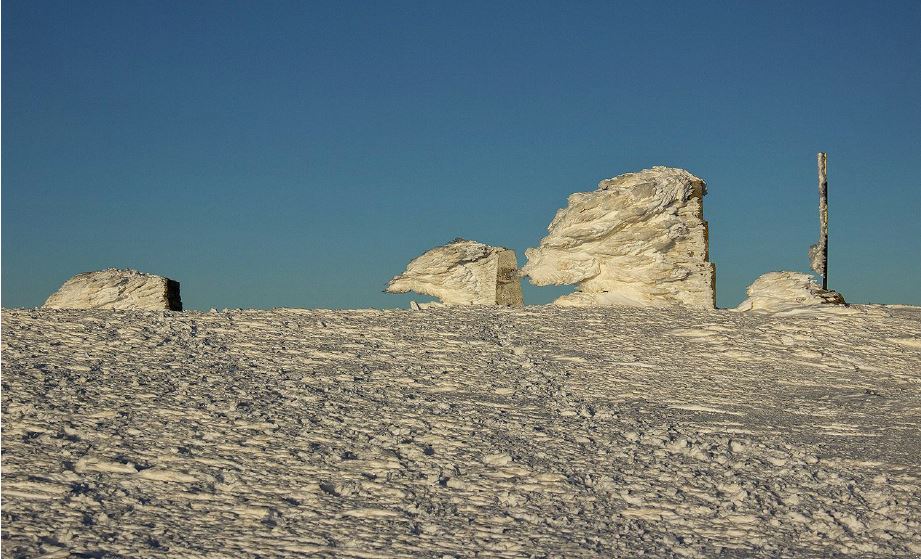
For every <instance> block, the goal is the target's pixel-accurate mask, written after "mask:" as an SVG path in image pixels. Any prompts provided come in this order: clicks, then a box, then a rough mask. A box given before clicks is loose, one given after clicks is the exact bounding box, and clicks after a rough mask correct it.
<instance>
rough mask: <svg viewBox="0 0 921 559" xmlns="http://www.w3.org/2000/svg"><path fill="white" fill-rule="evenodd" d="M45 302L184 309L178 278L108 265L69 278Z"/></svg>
mask: <svg viewBox="0 0 921 559" xmlns="http://www.w3.org/2000/svg"><path fill="white" fill-rule="evenodd" d="M42 306H43V307H45V308H49V309H137V310H170V311H181V310H182V299H180V297H179V282H178V281H174V280H171V279H169V278H164V277H161V276H155V275H153V274H145V273H144V272H139V271H137V270H131V269H124V270H121V269H118V268H108V269H105V270H99V271H98V272H86V273H83V274H77V275H76V276H74V277H72V278H70V279H69V280H67V281H66V282H64V285H62V286H61V287H60V289H58V290H57V291H56V292H54V293H52V294H51V296H50V297H48V299H47V300H46V301H45V304H44V305H42Z"/></svg>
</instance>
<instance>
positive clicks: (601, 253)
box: [522, 167, 716, 308]
mask: <svg viewBox="0 0 921 559" xmlns="http://www.w3.org/2000/svg"><path fill="white" fill-rule="evenodd" d="M706 192H707V187H706V184H705V183H704V181H703V180H701V179H700V178H698V177H695V176H694V175H692V174H691V173H689V172H687V171H685V170H684V169H674V168H669V167H653V168H652V169H645V170H643V171H640V172H638V173H627V174H625V175H620V176H617V177H614V178H612V179H606V180H603V181H601V182H600V183H598V189H597V190H595V191H593V192H576V193H575V194H571V195H570V196H569V201H568V204H567V206H566V207H565V208H562V209H560V210H559V211H557V213H556V216H555V217H554V218H553V221H552V222H551V223H550V226H549V227H548V228H547V230H548V231H549V235H547V236H546V237H544V238H543V239H542V240H541V242H540V247H539V248H531V249H528V250H527V251H525V255H526V256H527V259H528V261H527V264H526V265H525V266H524V268H523V269H522V273H523V275H526V276H528V277H529V278H530V280H531V283H533V284H535V285H551V284H556V285H565V284H578V289H577V290H576V291H575V292H574V293H572V294H570V295H565V296H563V297H560V298H559V299H557V300H556V301H555V304H558V305H573V306H591V305H638V306H663V305H672V304H681V305H687V306H693V307H705V308H713V307H714V306H715V305H716V297H715V291H714V284H715V268H714V266H713V264H712V263H710V262H708V258H709V250H708V244H707V222H706V221H704V219H703V196H704V195H705V194H706Z"/></svg>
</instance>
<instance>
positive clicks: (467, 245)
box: [385, 238, 523, 307]
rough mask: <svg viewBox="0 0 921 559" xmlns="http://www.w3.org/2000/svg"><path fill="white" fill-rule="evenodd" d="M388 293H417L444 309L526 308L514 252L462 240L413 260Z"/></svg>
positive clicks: (394, 281)
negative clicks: (456, 306)
mask: <svg viewBox="0 0 921 559" xmlns="http://www.w3.org/2000/svg"><path fill="white" fill-rule="evenodd" d="M385 291H386V292H387V293H408V292H410V291H415V292H416V293H421V294H423V295H431V296H433V297H438V298H439V299H441V301H442V302H443V303H444V304H445V305H502V306H508V307H520V306H522V304H523V301H522V297H521V279H520V277H519V274H518V263H517V259H516V258H515V251H513V250H511V249H507V248H504V247H494V246H489V245H486V244H483V243H478V242H476V241H467V240H464V239H460V238H458V239H455V240H454V241H452V242H450V243H448V244H446V245H443V246H439V247H435V248H433V249H431V250H429V251H428V252H426V253H425V254H423V255H421V256H419V257H417V258H415V259H413V260H412V261H411V262H410V263H409V264H408V265H407V266H406V271H405V272H403V273H402V274H400V275H398V276H396V277H394V278H393V279H392V280H390V282H389V283H388V284H387V289H386V290H385Z"/></svg>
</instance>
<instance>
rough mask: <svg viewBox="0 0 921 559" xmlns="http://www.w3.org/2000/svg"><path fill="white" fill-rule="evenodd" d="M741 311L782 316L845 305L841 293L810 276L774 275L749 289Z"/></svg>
mask: <svg viewBox="0 0 921 559" xmlns="http://www.w3.org/2000/svg"><path fill="white" fill-rule="evenodd" d="M747 292H748V299H746V300H745V301H742V304H740V305H739V306H738V307H736V308H735V310H737V311H762V312H781V311H789V310H794V309H797V308H802V307H811V306H815V305H845V304H846V303H845V301H844V297H842V296H841V294H840V293H838V292H837V291H831V290H826V289H822V288H821V287H820V286H819V285H818V284H817V283H816V282H815V281H814V280H813V279H812V276H810V275H809V274H801V273H798V272H770V273H767V274H764V275H763V276H761V277H759V278H758V279H756V280H755V281H754V283H752V284H751V285H750V286H748V290H747Z"/></svg>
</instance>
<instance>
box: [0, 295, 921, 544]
mask: <svg viewBox="0 0 921 559" xmlns="http://www.w3.org/2000/svg"><path fill="white" fill-rule="evenodd" d="M2 357H3V378H2V383H3V398H2V399H3V406H2V409H3V466H2V468H3V477H2V496H3V505H2V513H3V514H2V520H3V526H2V534H3V542H2V544H3V546H2V547H3V556H4V557H35V556H40V555H42V556H45V557H69V556H70V557H163V556H170V557H256V556H259V557H288V556H292V555H297V554H309V553H313V554H316V555H319V556H329V557H333V556H336V557H406V556H426V557H441V556H449V557H453V556H462V557H469V556H474V555H477V554H480V555H481V556H490V557H523V556H529V555H533V556H541V557H543V556H555V557H576V556H585V557H592V556H617V557H636V556H639V555H647V556H656V557H672V556H688V557H714V556H719V557H753V556H760V557H834V556H838V555H854V556H861V557H863V556H869V557H873V556H886V557H906V556H912V555H918V554H921V308H916V307H895V306H889V307H883V306H854V307H850V308H843V307H842V308H835V309H830V310H829V309H818V310H810V311H808V312H802V313H786V314H785V315H769V314H768V315H765V314H748V313H734V312H728V311H716V310H714V311H705V310H687V309H648V308H646V309H642V308H604V309H589V308H555V307H526V308H524V309H517V310H510V309H500V308H459V307H458V308H443V309H428V310H423V311H418V312H411V311H373V310H355V311H317V310H293V309H291V310H275V311H229V312H212V313H198V312H185V313H172V312H140V311H139V312H131V311H64V310H5V311H3V353H2Z"/></svg>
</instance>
